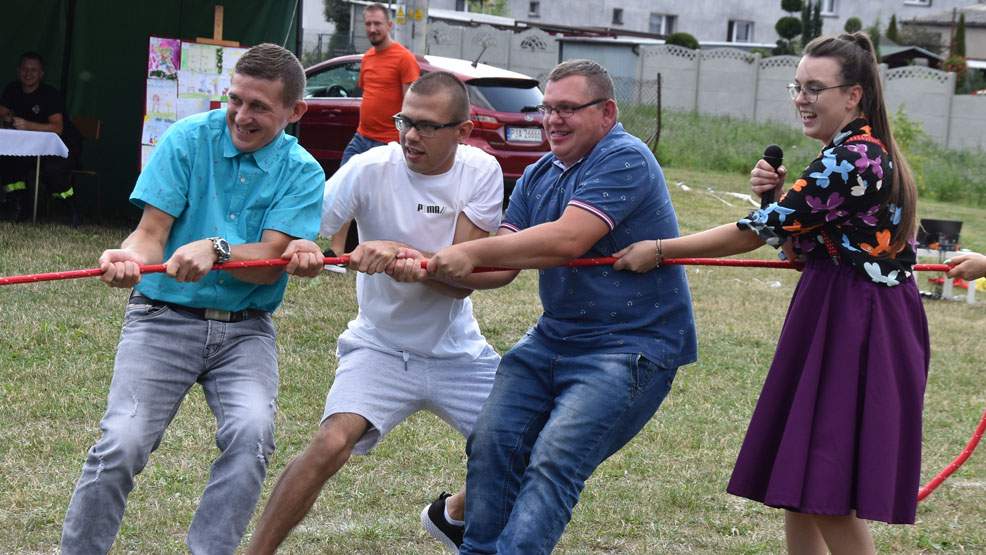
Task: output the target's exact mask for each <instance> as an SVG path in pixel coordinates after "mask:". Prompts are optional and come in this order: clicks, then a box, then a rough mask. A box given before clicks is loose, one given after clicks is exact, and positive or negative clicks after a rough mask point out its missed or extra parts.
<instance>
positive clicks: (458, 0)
mask: <svg viewBox="0 0 986 555" xmlns="http://www.w3.org/2000/svg"><path fill="white" fill-rule="evenodd" d="M455 11H457V12H464V11H466V0H455Z"/></svg>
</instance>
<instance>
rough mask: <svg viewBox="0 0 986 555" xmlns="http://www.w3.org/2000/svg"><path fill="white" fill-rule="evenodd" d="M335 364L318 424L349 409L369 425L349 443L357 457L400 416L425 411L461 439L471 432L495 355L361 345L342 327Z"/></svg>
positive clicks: (496, 359)
mask: <svg viewBox="0 0 986 555" xmlns="http://www.w3.org/2000/svg"><path fill="white" fill-rule="evenodd" d="M336 356H337V357H338V359H339V366H338V368H337V369H336V376H335V381H334V382H333V383H332V387H331V388H330V389H329V394H328V395H327V396H326V398H325V413H324V414H323V415H322V422H325V419H326V418H328V417H330V416H332V415H333V414H339V413H353V414H358V415H360V416H362V417H363V418H365V419H366V420H367V421H369V423H370V427H369V428H368V429H367V430H366V433H365V434H363V437H361V438H360V439H359V441H357V442H356V445H355V446H353V453H354V454H356V455H363V454H365V453H367V452H369V451H370V449H373V447H374V446H375V445H376V444H377V443H378V442H379V441H380V440H381V439H382V438H383V436H385V435H387V433H388V432H390V430H393V429H394V427H396V426H397V425H398V424H400V423H401V422H402V421H403V420H404V419H405V418H407V417H409V416H411V415H412V414H414V413H416V412H418V411H420V410H426V411H428V412H431V413H432V414H434V415H436V416H438V417H439V418H441V419H442V420H444V421H446V422H448V423H449V425H450V426H452V427H453V428H455V429H456V430H458V432H459V433H460V434H462V435H463V437H468V435H469V432H471V431H472V427H473V424H474V423H475V422H476V417H477V416H478V415H479V410H480V409H481V408H483V403H484V402H485V401H486V398H487V397H488V396H489V394H490V390H491V389H493V377H494V376H495V375H496V367H497V365H498V364H499V363H500V355H498V354H496V351H494V350H493V347H490V346H489V345H487V346H486V349H485V350H484V351H483V353H482V355H480V356H479V357H478V358H476V359H472V360H470V359H466V358H457V359H444V358H431V357H422V356H418V355H413V354H411V353H406V352H401V351H393V352H389V353H388V352H384V351H379V350H376V349H373V348H370V347H367V346H366V343H365V342H363V341H362V340H360V339H358V338H356V337H355V336H354V335H353V334H352V333H351V332H349V331H348V330H347V331H346V332H344V333H343V334H342V335H341V336H339V343H338V347H337V349H336Z"/></svg>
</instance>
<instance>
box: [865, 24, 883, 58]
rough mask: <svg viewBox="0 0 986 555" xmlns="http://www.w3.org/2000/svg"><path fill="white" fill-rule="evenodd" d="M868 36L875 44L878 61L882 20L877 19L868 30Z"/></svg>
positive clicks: (874, 48)
mask: <svg viewBox="0 0 986 555" xmlns="http://www.w3.org/2000/svg"><path fill="white" fill-rule="evenodd" d="M866 34H867V35H869V36H870V42H872V43H873V50H874V51H875V52H876V59H877V60H879V59H880V18H877V19H876V21H874V22H873V25H870V26H869V27H867V28H866Z"/></svg>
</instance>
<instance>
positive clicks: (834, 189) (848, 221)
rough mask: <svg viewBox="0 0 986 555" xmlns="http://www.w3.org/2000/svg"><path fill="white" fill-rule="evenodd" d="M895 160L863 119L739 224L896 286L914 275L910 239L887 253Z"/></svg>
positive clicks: (896, 210) (893, 222) (894, 214)
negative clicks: (771, 200)
mask: <svg viewBox="0 0 986 555" xmlns="http://www.w3.org/2000/svg"><path fill="white" fill-rule="evenodd" d="M891 183H893V162H892V161H891V160H890V157H889V155H888V154H887V152H886V149H885V148H884V146H883V144H882V143H881V142H880V141H879V139H877V138H875V137H873V135H872V133H871V130H870V127H869V125H868V124H867V121H866V119H864V118H858V119H856V120H854V121H852V122H851V123H849V125H847V126H846V127H844V128H843V129H842V131H840V132H839V134H838V135H836V137H835V139H834V140H833V141H832V142H831V143H830V144H829V145H827V146H826V147H825V148H824V149H823V150H822V152H821V154H819V155H818V158H815V160H814V161H812V163H811V164H809V165H808V167H807V168H805V170H804V172H802V173H801V177H800V178H799V179H798V180H797V181H795V182H794V185H792V187H791V189H790V190H788V191H786V192H785V193H784V195H783V196H782V197H781V200H780V201H778V202H775V203H772V204H770V205H769V206H768V207H767V208H765V209H762V210H756V211H754V212H751V213H750V215H749V216H747V217H746V218H743V219H742V220H740V221H739V222H737V224H736V225H737V226H739V228H740V229H749V230H752V231H754V232H756V233H757V234H758V235H759V236H760V237H761V238H762V239H763V240H764V241H766V242H767V244H769V245H773V246H775V247H780V246H781V245H782V244H783V243H784V241H785V240H786V239H787V238H788V237H792V244H793V245H794V250H795V252H797V253H799V254H803V255H805V256H807V257H809V258H825V257H832V258H833V259H835V260H836V262H837V263H848V264H851V265H852V267H853V268H855V269H856V270H858V271H860V272H862V273H863V274H864V275H866V276H867V277H868V278H869V279H870V280H872V281H874V282H876V283H880V284H883V285H886V286H888V287H893V286H896V285H899V284H900V283H902V282H903V281H905V280H906V279H907V278H909V277H910V276H911V269H912V267H913V265H914V262H915V254H914V244H913V241H912V240H911V241H909V242H908V243H907V244H906V245H905V246H904V247H903V248H902V249H900V250H898V251H897V252H891V247H890V238H891V237H892V235H893V233H894V232H895V231H896V230H897V226H898V225H900V214H901V208H900V207H899V206H894V205H893V204H887V199H888V197H889V196H890V190H891V187H890V185H891Z"/></svg>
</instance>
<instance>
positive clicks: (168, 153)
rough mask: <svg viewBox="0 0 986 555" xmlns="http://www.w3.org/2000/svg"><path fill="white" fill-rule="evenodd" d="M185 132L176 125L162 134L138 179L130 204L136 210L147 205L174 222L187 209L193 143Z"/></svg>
mask: <svg viewBox="0 0 986 555" xmlns="http://www.w3.org/2000/svg"><path fill="white" fill-rule="evenodd" d="M187 131H188V130H187V129H186V126H185V125H182V123H181V122H178V123H176V124H174V125H172V126H171V127H169V128H168V129H167V131H165V132H164V135H162V136H161V140H160V141H158V144H157V146H156V147H155V148H154V154H152V155H151V159H150V160H148V161H147V166H145V167H144V170H143V171H142V172H140V176H138V177H137V185H136V186H134V190H133V192H132V193H131V194H130V202H132V203H134V204H135V205H137V206H138V207H139V208H144V205H145V204H150V205H151V206H153V207H155V208H157V209H159V210H162V211H164V212H167V213H168V214H169V215H171V216H172V217H174V218H178V217H179V216H181V214H182V212H184V211H185V207H186V206H188V184H189V180H190V176H191V167H192V164H191V161H190V158H189V156H190V151H191V150H193V149H191V148H189V142H190V140H194V138H193V137H189V136H188V135H187Z"/></svg>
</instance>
